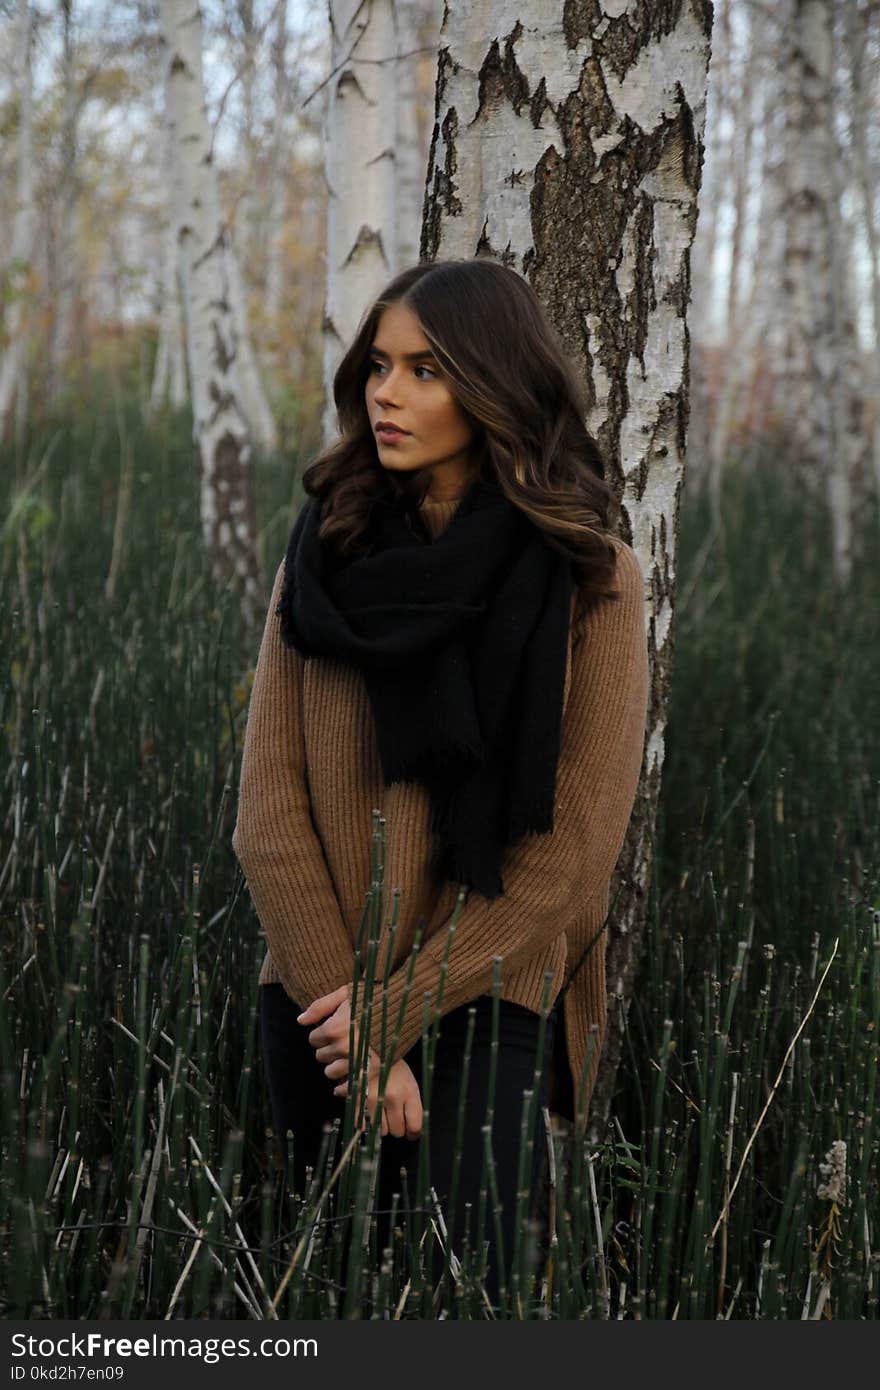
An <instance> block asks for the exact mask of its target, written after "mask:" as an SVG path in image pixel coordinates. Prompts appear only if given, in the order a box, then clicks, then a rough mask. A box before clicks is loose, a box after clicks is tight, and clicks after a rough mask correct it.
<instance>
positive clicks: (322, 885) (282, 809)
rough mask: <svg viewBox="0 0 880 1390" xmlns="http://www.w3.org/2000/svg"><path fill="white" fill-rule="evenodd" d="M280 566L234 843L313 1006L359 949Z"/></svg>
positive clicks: (274, 940)
mask: <svg viewBox="0 0 880 1390" xmlns="http://www.w3.org/2000/svg"><path fill="white" fill-rule="evenodd" d="M283 578H284V562H283V561H282V562H281V564H280V565H279V567H278V572H277V574H276V576H275V583H274V585H273V587H272V598H271V601H270V604H269V612H268V615H267V618H266V625H265V628H264V630H263V638H262V642H261V644H260V651H259V656H258V658H257V668H256V672H255V674H254V683H253V688H252V691H251V697H250V706H249V709H248V719H247V728H246V731H245V739H244V749H243V751H242V759H241V778H240V783H239V799H238V817H237V820H236V824H235V829H234V831H233V834H232V847H233V850H234V851H235V854H236V856H237V858H238V861H239V863H240V864H241V867H242V869H243V870H244V875H245V878H246V879H247V884H248V888H249V889H250V894H251V898H252V899H253V903H254V907H255V908H256V912H257V916H258V917H259V919H260V924H261V926H262V928H263V930H264V932H265V934H266V940H267V942H268V944H269V949H270V951H271V954H272V959H273V961H274V963H275V966H276V969H277V971H278V975H279V977H280V979H281V982H282V984H283V985H284V988H285V990H286V991H287V993H288V994H289V995H290V997H291V998H292V999H293V1000H295V1002H296V1003H298V1004H299V1005H300V1007H301V1008H306V1007H307V1006H308V1005H309V1004H310V1003H311V1002H312V1000H313V999H316V998H318V996H319V995H321V994H328V993H329V992H330V991H331V990H334V989H337V988H338V987H339V986H340V985H342V984H346V983H350V982H351V979H352V976H353V974H354V949H353V946H352V941H351V937H350V934H349V932H348V929H347V927H346V924H345V920H344V918H343V916H342V912H341V910H340V906H339V902H338V900H337V897H336V892H335V889H334V887H333V882H332V879H331V877H330V873H329V870H328V868H327V862H326V859H325V858H324V851H323V847H322V845H321V842H320V839H319V838H318V835H317V833H316V831H315V827H314V823H313V821H312V813H311V807H310V803H309V791H308V783H307V781H306V773H305V754H304V748H303V730H302V713H301V710H302V657H301V656H300V654H299V652H297V651H296V650H295V649H294V648H291V647H288V646H286V645H285V644H284V643H283V642H282V640H281V633H280V620H279V618H278V617H277V615H276V613H275V609H276V608H277V606H278V601H279V598H280V596H281V585H282V581H283Z"/></svg>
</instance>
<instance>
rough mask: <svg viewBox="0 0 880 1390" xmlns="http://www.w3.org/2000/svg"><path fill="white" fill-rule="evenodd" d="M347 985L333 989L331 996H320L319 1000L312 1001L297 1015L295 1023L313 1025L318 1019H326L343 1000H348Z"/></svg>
mask: <svg viewBox="0 0 880 1390" xmlns="http://www.w3.org/2000/svg"><path fill="white" fill-rule="evenodd" d="M348 997H349V994H348V985H340V986H339V989H334V990H333V992H332V994H322V995H321V996H320V998H319V999H313V1000H312V1002H311V1004H310V1005H309V1007H308V1008H307V1009H303V1011H302V1013H301V1014H298V1015H297V1019H296V1021H297V1023H315V1022H316V1021H317V1020H318V1019H321V1018H326V1017H327V1015H328V1014H332V1013H335V1012H336V1010H337V1009H338V1008H339V1005H340V1004H341V1003H342V1002H343V1000H344V999H348Z"/></svg>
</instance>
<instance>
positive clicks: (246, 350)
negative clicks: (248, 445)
mask: <svg viewBox="0 0 880 1390" xmlns="http://www.w3.org/2000/svg"><path fill="white" fill-rule="evenodd" d="M223 255H224V260H225V262H226V283H227V286H228V289H229V307H230V310H231V312H232V327H233V333H234V335H235V349H236V355H237V358H238V366H239V377H240V381H241V407H242V410H243V411H244V414H245V418H246V419H247V421H248V424H249V426H250V429H251V433H252V435H253V438H254V439H255V440H256V442H257V443H258V444H259V446H260V448H261V449H263V450H264V451H265V452H266V453H267V454H272V453H274V452H275V450H276V449H277V448H278V429H277V427H276V425H275V417H274V416H273V414H272V408H271V406H270V405H269V401H268V398H267V396H266V392H265V390H264V389H263V380H262V376H261V374H260V368H259V365H258V363H257V356H256V353H255V352H254V346H253V340H252V338H251V330H250V324H249V315H248V306H247V289H246V287H245V283H244V276H243V275H242V273H241V263H240V261H239V259H238V256H237V254H236V250H235V243H234V242H233V239H232V236H231V234H230V233H228V232H227V235H226V240H225V242H224V248H223Z"/></svg>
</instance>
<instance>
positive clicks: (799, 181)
mask: <svg viewBox="0 0 880 1390" xmlns="http://www.w3.org/2000/svg"><path fill="white" fill-rule="evenodd" d="M789 18H790V22H789V24H788V25H787V26H786V35H787V37H788V40H789V44H790V47H789V52H788V55H787V60H786V62H785V73H786V77H787V82H786V88H785V115H786V155H787V160H786V171H787V179H788V217H787V221H786V229H787V234H788V244H787V248H786V265H785V274H784V276H783V282H782V284H783V292H784V297H785V308H786V312H785V326H786V337H785V352H784V357H783V363H782V367H783V371H782V380H781V383H780V385H781V391H780V401H779V404H780V407H781V409H782V412H783V419H784V421H785V429H786V434H787V437H788V438H789V440H790V441H791V447H792V452H793V455H794V457H795V458H796V459H797V460H798V470H799V478H802V479H803V481H804V483H805V484H806V485H807V486H808V487H809V488H810V489H811V491H812V492H813V493H814V494H815V495H819V494H820V492H822V491H823V490H824V491H825V493H826V497H827V503H828V507H829V513H830V518H831V528H832V559H833V572H834V575H835V578H836V580H837V582H838V584H839V585H840V587H841V588H844V587H845V586H846V583H847V581H848V578H849V573H850V567H851V550H852V535H851V507H852V502H851V481H852V455H853V442H852V439H851V435H850V430H849V427H848V424H847V421H848V418H849V415H850V410H849V404H848V402H849V394H850V390H851V385H850V383H849V382H848V381H847V380H846V365H847V359H849V365H850V367H852V356H851V353H848V352H847V350H846V344H845V341H844V338H845V324H846V320H847V317H848V315H847V313H846V309H845V304H844V302H843V297H844V295H845V283H846V282H845V276H844V271H843V267H842V264H841V258H842V257H843V256H845V255H846V250H845V244H844V227H843V220H842V215H841V206H840V203H841V197H842V188H841V186H840V184H839V181H838V174H837V165H836V161H837V160H838V159H839V150H838V147H837V141H836V139H835V136H834V130H833V126H832V121H833V104H832V30H831V24H832V14H831V0H792V6H791V10H790V11H789Z"/></svg>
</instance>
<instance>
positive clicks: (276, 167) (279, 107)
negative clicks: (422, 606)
mask: <svg viewBox="0 0 880 1390" xmlns="http://www.w3.org/2000/svg"><path fill="white" fill-rule="evenodd" d="M286 54H287V7H286V6H285V5H279V6H278V12H277V14H276V16H275V31H274V33H273V35H272V77H273V83H272V89H273V90H272V95H273V107H274V111H273V118H274V119H273V127H272V146H271V150H270V152H269V206H268V211H267V214H266V287H265V292H264V298H263V316H264V318H265V320H266V323H267V324H268V325H269V333H270V341H271V344H272V346H271V348H270V350H269V351H268V352H264V354H263V355H264V358H265V359H266V360H268V361H272V360H274V359H276V358H277V355H278V351H277V344H278V327H279V324H278V320H279V318H280V315H281V300H282V294H283V289H284V248H283V244H282V236H283V233H284V215H285V210H286V206H287V179H286V177H285V173H284V155H285V150H286V148H287V138H286V136H287V120H286V117H287V67H286Z"/></svg>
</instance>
